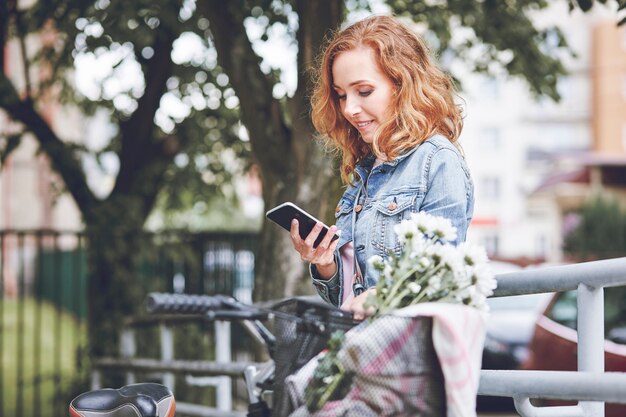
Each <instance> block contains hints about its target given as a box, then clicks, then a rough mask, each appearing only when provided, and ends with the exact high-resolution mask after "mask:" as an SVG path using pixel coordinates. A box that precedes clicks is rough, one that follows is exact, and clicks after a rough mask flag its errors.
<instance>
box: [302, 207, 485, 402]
mask: <svg viewBox="0 0 626 417" xmlns="http://www.w3.org/2000/svg"><path fill="white" fill-rule="evenodd" d="M394 231H395V233H396V234H397V236H398V239H399V240H400V243H401V244H402V251H401V253H400V255H399V256H398V255H396V254H393V253H391V254H389V257H388V259H383V258H381V257H380V256H373V257H372V258H370V259H369V260H368V262H369V264H370V266H371V267H372V268H374V269H375V270H377V271H378V272H379V273H380V277H379V280H378V283H377V285H376V291H375V292H373V293H370V296H369V297H368V299H367V301H366V306H371V307H373V308H374V310H375V313H374V315H373V316H372V317H371V318H370V320H375V319H376V317H378V316H380V315H383V314H389V313H391V312H393V311H394V310H397V309H399V308H402V307H407V306H410V305H414V304H417V303H424V302H446V303H461V304H464V305H468V306H472V307H476V308H478V309H480V310H481V311H485V312H486V311H487V310H488V306H487V303H486V298H487V297H488V296H490V295H491V294H492V293H493V290H494V289H495V287H496V280H495V277H494V275H493V273H492V272H491V270H490V268H489V267H488V259H487V254H486V252H485V250H484V248H482V247H480V246H475V245H472V244H467V243H462V244H461V245H459V246H454V245H452V244H450V243H448V242H449V241H453V240H454V239H456V233H457V232H456V228H455V227H454V226H452V223H451V222H450V220H448V219H445V218H442V217H436V216H433V215H430V214H427V213H424V212H420V213H415V214H412V215H411V218H410V219H407V220H403V221H402V222H401V223H399V224H398V225H396V226H395V227H394ZM334 340H335V342H334V343H332V344H331V346H329V351H328V352H327V354H326V355H325V356H324V357H323V358H322V359H321V360H320V361H319V364H318V366H317V369H316V371H315V373H314V376H313V379H312V381H311V383H310V384H309V385H308V386H307V388H306V390H305V396H306V398H307V407H308V409H309V410H310V411H311V412H314V411H316V410H319V409H321V408H322V407H323V405H324V404H325V403H326V402H327V401H332V400H336V399H339V398H341V396H342V395H343V393H345V392H346V389H347V388H349V385H350V384H351V379H352V375H348V374H347V373H345V372H343V371H342V366H341V363H338V360H337V352H338V351H339V350H340V349H341V346H342V343H341V337H340V336H339V335H336V337H335V338H334Z"/></svg>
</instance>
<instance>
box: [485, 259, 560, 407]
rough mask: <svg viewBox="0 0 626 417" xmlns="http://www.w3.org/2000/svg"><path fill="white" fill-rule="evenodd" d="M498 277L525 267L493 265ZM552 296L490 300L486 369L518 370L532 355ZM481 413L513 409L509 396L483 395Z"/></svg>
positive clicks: (519, 296) (495, 263)
mask: <svg viewBox="0 0 626 417" xmlns="http://www.w3.org/2000/svg"><path fill="white" fill-rule="evenodd" d="M490 264H491V267H492V270H493V271H494V273H496V274H502V273H506V272H514V271H519V270H521V269H522V267H520V266H517V265H515V264H510V263H506V262H493V261H492V262H490ZM551 297H552V293H548V294H527V295H516V296H510V297H497V298H489V299H487V303H488V304H489V308H490V314H489V319H488V320H487V334H486V338H485V346H484V349H483V358H482V369H518V368H519V367H520V365H521V364H522V363H523V362H524V361H525V360H526V357H527V356H528V344H529V343H530V340H531V338H532V335H533V330H534V326H535V323H536V322H537V318H538V317H539V315H541V312H542V311H543V310H544V309H545V307H546V305H547V303H548V302H549V301H550V298H551ZM477 408H478V410H480V411H494V410H497V411H501V410H513V409H514V408H515V407H514V405H513V400H512V399H511V398H507V397H491V396H482V395H481V396H479V397H478V400H477Z"/></svg>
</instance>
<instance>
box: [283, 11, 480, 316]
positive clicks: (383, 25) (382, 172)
mask: <svg viewBox="0 0 626 417" xmlns="http://www.w3.org/2000/svg"><path fill="white" fill-rule="evenodd" d="M454 95H455V94H454V88H453V84H452V81H451V80H450V78H449V77H448V76H447V75H445V74H444V73H443V72H442V71H441V70H440V69H439V68H438V67H437V66H436V65H435V63H434V62H433V61H432V60H431V58H430V57H429V55H428V49H427V47H426V46H425V44H424V42H423V41H422V39H420V37H419V36H417V35H416V34H415V33H414V32H413V31H411V30H410V29H409V28H408V27H406V26H405V25H403V24H402V23H400V22H399V21H398V20H396V19H395V18H392V17H387V16H373V17H369V18H367V19H365V20H362V21H359V22H357V23H355V24H353V25H351V26H349V27H347V28H346V29H344V30H341V31H339V32H337V33H336V34H335V35H334V37H333V38H332V39H331V41H330V43H329V44H328V46H327V48H326V49H325V51H324V53H323V55H322V58H321V65H320V69H319V76H318V79H317V83H316V87H315V90H314V93H313V97H312V119H313V124H314V126H315V128H316V130H317V131H318V132H319V133H320V134H321V135H322V136H323V137H324V138H325V139H326V140H327V141H328V142H330V144H331V145H333V146H334V147H335V148H337V149H338V150H339V151H340V152H341V155H342V164H341V177H342V179H343V181H344V183H346V184H347V188H346V191H345V193H344V194H343V196H342V197H341V200H340V201H339V204H338V205H337V209H336V225H334V226H331V227H330V233H327V235H326V237H325V238H324V239H323V241H322V242H321V243H320V244H319V245H318V246H317V247H315V248H314V247H313V242H315V239H316V238H317V236H318V234H319V232H320V230H321V225H319V224H318V225H317V226H316V228H314V229H313V231H312V232H311V233H310V234H309V236H307V237H306V239H301V238H300V236H299V234H298V224H297V221H296V220H294V221H293V222H292V226H291V238H292V240H293V244H294V247H295V249H296V250H297V251H298V252H299V253H300V256H301V258H302V259H303V260H305V261H309V262H310V271H311V276H312V278H313V283H314V285H315V287H316V288H317V290H318V292H319V293H320V295H321V296H322V298H324V299H325V300H326V301H328V302H330V303H332V304H335V305H337V306H342V308H344V309H347V310H350V311H352V312H353V313H354V315H355V318H357V319H358V318H364V317H365V316H366V315H367V314H368V311H365V310H364V308H363V302H364V301H365V299H366V298H367V295H368V292H369V291H372V290H373V289H369V290H368V288H371V287H373V286H375V284H376V282H377V280H378V276H377V274H376V271H375V270H374V269H373V268H369V267H368V264H367V260H368V259H369V258H370V257H371V256H373V255H380V256H383V257H385V256H388V254H389V252H390V251H393V252H396V253H399V251H400V250H401V246H400V244H399V242H398V239H397V238H396V236H395V234H394V232H393V226H394V225H395V224H398V223H399V222H400V221H401V220H403V219H405V218H408V217H409V216H410V214H411V213H415V212H419V211H426V212H428V213H430V214H433V215H436V216H442V217H447V218H449V219H450V220H451V221H452V224H453V225H454V226H455V227H456V228H457V233H458V236H457V239H456V241H455V242H454V243H459V242H462V241H463V240H465V234H466V232H467V227H468V225H469V222H470V220H471V217H472V212H473V205H474V199H473V185H472V181H471V178H470V174H469V171H468V169H467V166H466V164H465V161H464V159H463V157H462V155H461V153H460V152H459V149H458V145H457V141H458V138H459V135H460V133H461V129H462V126H463V120H462V115H461V110H460V108H459V107H458V106H457V105H456V104H455V102H454ZM339 230H340V231H341V235H340V238H339V239H337V240H335V241H332V240H331V239H332V237H333V236H334V235H335V234H336V233H338V231H339ZM363 290H366V291H363Z"/></svg>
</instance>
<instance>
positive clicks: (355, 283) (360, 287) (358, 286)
mask: <svg viewBox="0 0 626 417" xmlns="http://www.w3.org/2000/svg"><path fill="white" fill-rule="evenodd" d="M362 189H363V182H361V186H360V187H359V189H358V190H357V192H356V198H355V199H354V202H355V205H354V207H353V208H352V246H353V248H354V250H353V251H352V253H353V255H354V256H353V262H354V275H353V278H352V292H353V293H354V296H355V297H358V296H359V295H360V294H361V293H363V291H365V283H364V281H363V275H362V274H361V268H359V263H358V262H357V260H356V236H355V235H354V231H355V229H356V215H357V212H356V206H357V205H358V204H359V198H360V197H361V190H362Z"/></svg>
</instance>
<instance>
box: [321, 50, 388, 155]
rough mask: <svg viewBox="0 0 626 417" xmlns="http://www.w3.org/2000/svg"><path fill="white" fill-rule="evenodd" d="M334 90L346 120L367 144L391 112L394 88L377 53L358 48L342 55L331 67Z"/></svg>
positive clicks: (337, 57)
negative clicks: (381, 67)
mask: <svg viewBox="0 0 626 417" xmlns="http://www.w3.org/2000/svg"><path fill="white" fill-rule="evenodd" d="M332 76H333V88H334V89H335V92H336V93H337V95H338V96H339V105H340V108H341V112H342V113H343V115H344V117H345V118H346V119H347V120H348V122H350V124H351V125H352V126H354V127H355V128H356V129H357V130H358V131H359V133H360V134H361V137H362V138H363V140H364V141H365V142H366V143H372V140H373V138H374V132H375V131H376V129H377V128H378V127H379V126H380V125H381V124H382V123H383V122H385V121H386V120H387V119H388V118H389V116H390V114H391V112H392V110H393V109H392V108H391V103H392V97H393V93H394V86H393V83H392V82H391V80H389V78H387V76H386V75H385V74H383V72H382V71H381V70H380V68H379V66H378V63H377V62H376V55H375V53H374V50H373V49H372V48H370V47H366V46H364V47H359V48H357V49H352V50H350V51H345V52H341V53H340V54H339V55H337V56H336V57H335V60H334V62H333V67H332Z"/></svg>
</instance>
